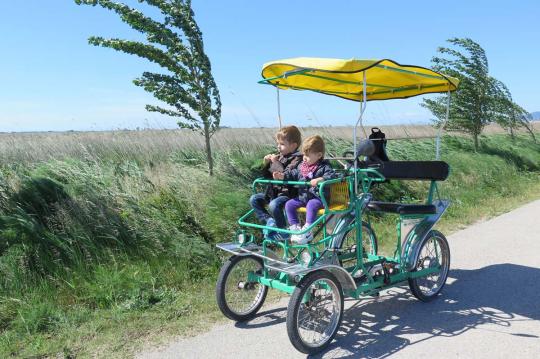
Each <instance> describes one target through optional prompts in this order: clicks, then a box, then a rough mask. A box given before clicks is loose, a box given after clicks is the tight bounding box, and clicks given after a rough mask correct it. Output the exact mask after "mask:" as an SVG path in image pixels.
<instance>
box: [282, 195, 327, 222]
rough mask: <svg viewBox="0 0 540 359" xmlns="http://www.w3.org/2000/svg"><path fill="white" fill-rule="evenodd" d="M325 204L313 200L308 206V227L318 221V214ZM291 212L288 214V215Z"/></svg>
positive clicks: (318, 200) (316, 199)
mask: <svg viewBox="0 0 540 359" xmlns="http://www.w3.org/2000/svg"><path fill="white" fill-rule="evenodd" d="M323 207H324V206H323V204H322V202H321V200H320V199H318V198H312V199H310V200H309V201H308V202H307V204H306V225H310V224H312V223H313V222H315V220H316V219H317V212H318V211H319V209H321V208H323ZM288 214H289V212H287V215H288Z"/></svg>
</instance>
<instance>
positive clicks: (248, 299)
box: [216, 255, 268, 322]
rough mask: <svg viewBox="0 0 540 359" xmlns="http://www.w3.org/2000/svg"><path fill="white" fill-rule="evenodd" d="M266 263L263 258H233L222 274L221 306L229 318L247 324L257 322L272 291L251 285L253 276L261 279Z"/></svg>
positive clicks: (219, 287) (218, 292) (219, 285)
mask: <svg viewBox="0 0 540 359" xmlns="http://www.w3.org/2000/svg"><path fill="white" fill-rule="evenodd" d="M262 271H263V262H262V259H260V258H259V257H255V256H252V255H248V256H233V257H231V258H230V259H229V260H228V261H227V262H225V264H224V265H223V267H221V271H220V272H219V276H218V281H217V284H216V299H217V304H218V307H219V309H220V310H221V312H222V313H223V315H225V316H226V317H227V318H229V319H232V320H236V321H238V322H243V321H246V320H250V319H251V318H253V317H254V316H255V315H256V314H257V312H258V311H259V309H260V308H261V306H262V305H263V303H264V300H265V299H266V294H267V293H268V287H267V286H265V285H262V284H260V283H258V282H252V281H251V282H250V281H249V278H248V275H249V273H250V272H252V273H256V274H259V275H261V274H262Z"/></svg>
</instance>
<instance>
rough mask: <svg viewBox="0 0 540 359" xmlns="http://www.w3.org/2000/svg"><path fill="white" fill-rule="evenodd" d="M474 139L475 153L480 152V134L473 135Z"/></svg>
mask: <svg viewBox="0 0 540 359" xmlns="http://www.w3.org/2000/svg"><path fill="white" fill-rule="evenodd" d="M473 138H474V151H475V152H478V134H477V133H473Z"/></svg>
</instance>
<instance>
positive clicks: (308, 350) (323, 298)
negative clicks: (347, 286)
mask: <svg viewBox="0 0 540 359" xmlns="http://www.w3.org/2000/svg"><path fill="white" fill-rule="evenodd" d="M342 317H343V291H342V289H341V284H340V283H339V281H338V280H337V279H336V277H334V275H332V274H331V273H330V272H327V271H324V270H322V271H316V272H312V273H310V274H308V275H307V276H306V277H305V278H304V279H302V281H301V282H300V283H299V284H298V286H297V287H296V288H295V290H294V292H293V294H292V296H291V300H290V302H289V307H288V309H287V334H288V335H289V339H290V341H291V343H292V345H293V346H294V347H295V348H296V349H297V350H299V351H300V352H302V353H305V354H315V353H317V352H319V351H321V350H323V349H324V348H326V347H327V346H328V345H329V344H330V343H331V342H332V339H333V338H334V336H335V335H336V333H337V331H338V329H339V326H340V324H341V319H342Z"/></svg>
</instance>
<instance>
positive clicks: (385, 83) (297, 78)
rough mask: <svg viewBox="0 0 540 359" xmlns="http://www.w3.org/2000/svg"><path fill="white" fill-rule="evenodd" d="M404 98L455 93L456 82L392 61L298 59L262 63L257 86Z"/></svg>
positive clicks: (360, 97) (348, 96) (355, 96)
mask: <svg viewBox="0 0 540 359" xmlns="http://www.w3.org/2000/svg"><path fill="white" fill-rule="evenodd" d="M364 71H365V72H366V100H367V101H370V100H388V99H394V98H407V97H412V96H417V95H421V94H426V93H434V92H447V91H455V90H457V87H458V85H459V80H458V79H456V78H453V77H450V76H446V75H444V74H441V73H438V72H435V71H433V70H430V69H426V68H424V67H419V66H410V65H400V64H398V63H397V62H394V61H392V60H388V59H384V60H357V59H349V60H341V59H323V58H312V57H298V58H294V59H285V60H278V61H272V62H268V63H266V64H264V66H263V70H262V77H263V79H264V80H262V81H260V82H261V83H268V84H271V85H274V86H277V87H279V88H280V89H293V90H310V91H315V92H320V93H324V94H328V95H335V96H339V97H342V98H345V99H348V100H353V101H362V100H363V92H362V91H363V72H364Z"/></svg>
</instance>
